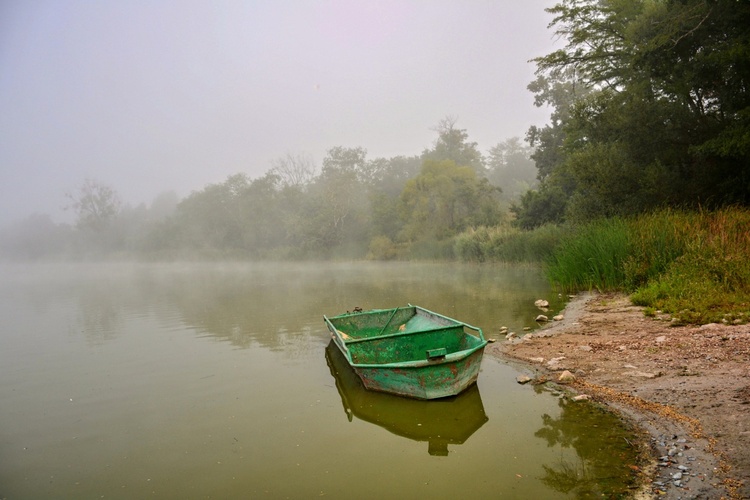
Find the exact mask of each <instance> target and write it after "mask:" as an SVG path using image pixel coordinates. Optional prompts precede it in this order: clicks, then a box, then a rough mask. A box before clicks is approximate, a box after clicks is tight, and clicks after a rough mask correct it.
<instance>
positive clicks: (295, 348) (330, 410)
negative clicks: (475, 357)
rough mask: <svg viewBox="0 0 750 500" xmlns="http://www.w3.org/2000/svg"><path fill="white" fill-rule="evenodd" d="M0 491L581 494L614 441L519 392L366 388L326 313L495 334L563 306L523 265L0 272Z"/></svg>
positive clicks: (625, 462)
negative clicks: (446, 320) (391, 392)
mask: <svg viewBox="0 0 750 500" xmlns="http://www.w3.org/2000/svg"><path fill="white" fill-rule="evenodd" d="M0 272H1V273H2V274H1V275H0V276H2V282H0V342H1V344H0V498H9V499H26V498H29V499H42V498H56V499H65V498H75V499H81V498H146V497H153V498H180V499H184V498H293V499H295V498H312V497H320V496H323V497H329V498H362V499H367V498H373V499H382V498H427V497H429V498H458V497H460V498H497V497H504V498H588V497H594V496H597V497H602V496H605V497H613V496H618V495H620V494H621V493H622V492H623V491H625V489H626V488H627V486H628V483H629V482H630V480H631V479H632V478H631V472H630V468H629V465H631V464H632V463H633V460H634V454H633V450H632V449H631V448H630V447H629V445H628V443H627V441H626V439H625V437H626V436H627V431H626V430H624V429H623V427H622V426H621V425H620V423H619V422H618V421H617V420H616V419H614V418H613V417H612V416H610V415H608V414H606V413H604V412H602V411H601V410H599V409H597V408H596V407H595V406H593V405H589V404H587V403H570V402H568V401H567V400H565V399H564V398H560V397H557V396H556V395H555V394H554V393H553V392H552V391H550V390H548V389H545V388H541V387H532V386H521V385H518V384H517V383H516V382H515V377H516V375H517V374H518V372H517V371H516V370H515V369H514V368H512V367H511V366H508V365H506V364H504V363H502V362H499V361H497V360H496V359H494V358H492V357H490V356H485V358H484V360H483V363H482V371H481V373H480V376H479V380H478V382H477V385H476V387H474V388H472V389H471V390H470V391H467V392H466V393H464V394H462V395H461V396H459V397H457V398H453V399H447V400H440V401H432V402H420V401H413V400H408V399H403V398H398V397H394V396H388V395H383V394H375V393H370V392H367V391H364V390H363V389H362V388H361V386H359V385H358V381H357V379H356V378H354V377H353V374H352V373H351V372H350V371H348V370H347V368H348V367H347V366H346V365H345V364H343V365H342V364H341V362H342V360H341V359H340V357H339V358H337V354H338V353H337V351H335V350H332V349H330V348H329V342H330V336H329V334H328V332H327V330H326V328H325V325H324V323H323V319H322V317H323V315H324V314H326V315H336V314H339V313H342V312H345V311H347V310H352V309H353V308H354V307H363V308H365V309H369V308H385V307H395V306H399V305H401V306H402V305H406V304H407V303H413V304H417V305H420V306H423V307H426V308H428V309H432V310H434V311H437V312H440V313H442V314H445V315H447V316H452V317H455V318H456V319H459V320H462V321H465V322H467V323H469V324H472V325H475V326H478V327H480V328H482V329H483V330H484V332H485V336H487V337H494V336H497V330H498V328H499V327H500V326H503V325H504V326H508V327H509V328H510V329H511V330H514V331H518V332H520V331H522V328H523V327H524V326H535V324H534V318H535V317H536V315H537V314H538V312H539V311H538V310H537V309H536V308H535V307H534V305H533V303H534V300H536V299H538V298H545V299H548V300H550V302H551V305H552V307H551V309H552V312H553V313H554V312H556V311H559V310H560V308H562V307H563V304H562V302H561V301H560V299H558V298H557V294H556V293H552V291H551V290H550V288H549V285H548V284H547V282H546V281H545V279H544V278H543V277H542V275H541V273H540V271H539V270H538V269H535V268H530V267H503V266H484V265H483V266H477V265H459V264H452V263H448V264H446V263H440V264H416V263H392V264H382V263H347V264H340V263H315V264H167V265H157V264H142V265H141V264H133V265H126V264H44V265H28V266H21V265H5V266H2V267H0Z"/></svg>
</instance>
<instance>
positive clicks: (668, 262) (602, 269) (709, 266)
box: [547, 208, 750, 323]
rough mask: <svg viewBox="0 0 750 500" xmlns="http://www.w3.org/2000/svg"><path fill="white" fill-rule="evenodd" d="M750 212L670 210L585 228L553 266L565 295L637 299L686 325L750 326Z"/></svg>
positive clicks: (552, 261) (564, 243)
mask: <svg viewBox="0 0 750 500" xmlns="http://www.w3.org/2000/svg"><path fill="white" fill-rule="evenodd" d="M748 227H750V211H749V210H747V209H740V208H727V209H723V210H719V211H711V212H708V211H699V212H687V211H671V210H663V211H658V212H655V213H652V214H647V215H643V216H640V217H635V218H628V219H625V218H611V219H605V220H599V221H595V222H592V223H588V224H585V225H583V226H580V227H578V228H576V230H575V231H574V232H573V233H572V234H570V236H569V237H567V238H565V239H563V241H562V243H561V244H560V246H559V248H558V249H557V250H556V251H555V253H554V256H553V258H552V259H550V261H549V263H548V266H547V273H548V276H549V277H550V279H551V280H552V281H553V282H554V283H556V284H557V285H559V286H560V287H561V288H563V289H564V290H568V291H576V290H582V289H590V288H597V289H600V290H625V291H631V292H633V294H632V296H631V298H632V300H633V302H634V303H636V304H637V305H642V306H646V307H647V308H649V310H650V311H656V310H660V311H663V312H665V313H669V314H671V315H672V316H673V317H674V318H676V319H677V320H678V321H681V322H686V323H708V322H716V321H725V322H747V321H748V320H750V259H748V255H750V232H748V230H747V228H748Z"/></svg>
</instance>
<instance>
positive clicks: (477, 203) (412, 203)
mask: <svg viewBox="0 0 750 500" xmlns="http://www.w3.org/2000/svg"><path fill="white" fill-rule="evenodd" d="M497 195H498V189H497V188H495V187H493V186H492V185H491V184H490V183H489V181H488V180H487V179H486V178H483V177H481V178H480V177H478V176H477V174H476V172H475V171H474V170H473V169H472V168H471V167H468V166H458V165H456V163H455V162H454V161H452V160H443V161H435V160H425V162H424V164H423V165H422V171H421V172H420V173H419V175H418V176H417V177H415V178H414V179H411V180H410V181H408V182H407V183H406V186H405V187H404V190H403V192H402V193H401V213H402V219H403V220H404V227H403V229H402V232H401V237H402V239H403V240H405V241H409V242H413V241H420V240H438V241H439V240H444V239H446V238H450V237H452V236H455V235H456V234H458V233H459V232H461V231H463V230H465V229H468V228H469V227H472V226H490V225H495V224H497V223H498V221H499V219H500V207H499V204H498V199H497Z"/></svg>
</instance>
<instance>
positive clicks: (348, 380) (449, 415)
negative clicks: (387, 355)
mask: <svg viewBox="0 0 750 500" xmlns="http://www.w3.org/2000/svg"><path fill="white" fill-rule="evenodd" d="M326 361H327V363H328V367H329V369H330V370H331V375H333V378H334V379H335V380H336V388H337V389H338V391H339V395H340V396H341V403H342V404H343V405H344V410H345V411H346V416H347V418H348V419H349V421H350V422H351V420H352V418H353V416H356V417H357V418H359V419H361V420H364V421H366V422H370V423H373V424H376V425H379V426H380V427H383V428H385V429H387V430H389V431H390V432H392V433H394V434H396V435H398V436H403V437H406V438H409V439H413V440H415V441H427V442H428V452H429V453H430V455H441V456H445V455H448V445H449V444H463V443H464V442H466V440H467V439H469V437H470V436H471V435H472V434H474V432H476V431H477V429H479V428H480V427H482V426H483V425H484V423H485V422H487V420H489V418H488V417H487V414H486V413H485V412H484V406H483V405H482V398H481V396H480V395H479V388H478V387H477V386H476V384H474V385H472V386H471V387H469V388H468V389H466V390H465V391H464V392H462V393H461V394H459V395H458V396H452V397H448V398H443V399H433V400H431V401H425V400H417V399H410V398H405V397H400V396H394V395H392V394H387V393H383V392H375V391H368V390H367V389H365V387H364V385H362V381H361V380H360V379H359V377H357V375H356V374H355V373H354V371H353V370H352V368H351V367H350V366H349V364H348V363H347V362H346V359H345V358H344V355H343V354H341V351H339V349H338V348H337V347H336V346H335V345H334V343H333V341H331V342H330V343H329V344H328V347H326Z"/></svg>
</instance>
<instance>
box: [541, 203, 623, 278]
mask: <svg viewBox="0 0 750 500" xmlns="http://www.w3.org/2000/svg"><path fill="white" fill-rule="evenodd" d="M627 258H628V231H627V224H626V222H625V221H624V220H622V219H620V218H612V219H601V220H597V221H595V222H592V223H589V224H586V225H584V226H581V227H578V228H577V229H576V230H575V231H574V232H573V233H572V234H570V235H569V236H568V237H567V238H565V239H564V240H563V241H562V242H561V244H560V246H559V248H558V249H557V250H556V251H555V253H554V254H553V256H552V258H551V259H550V260H549V263H548V266H547V275H548V276H549V278H550V280H551V281H553V282H554V283H556V284H558V285H559V286H561V287H562V288H563V289H564V290H586V289H591V288H597V289H599V290H616V289H619V288H621V287H622V285H623V283H624V282H625V269H624V267H625V266H624V263H625V261H626V260H627Z"/></svg>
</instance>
